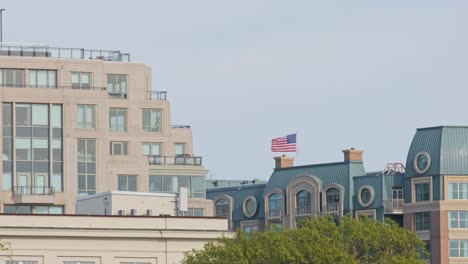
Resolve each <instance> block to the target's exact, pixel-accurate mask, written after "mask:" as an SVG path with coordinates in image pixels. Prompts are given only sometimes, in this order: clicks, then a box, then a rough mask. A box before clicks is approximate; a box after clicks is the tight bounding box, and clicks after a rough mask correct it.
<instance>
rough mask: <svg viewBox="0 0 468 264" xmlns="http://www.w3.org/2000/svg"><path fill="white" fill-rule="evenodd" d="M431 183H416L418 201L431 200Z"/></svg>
mask: <svg viewBox="0 0 468 264" xmlns="http://www.w3.org/2000/svg"><path fill="white" fill-rule="evenodd" d="M429 186H430V184H429V183H428V182H426V183H417V184H415V185H414V189H415V191H416V193H415V194H416V202H421V201H429V200H430V188H429Z"/></svg>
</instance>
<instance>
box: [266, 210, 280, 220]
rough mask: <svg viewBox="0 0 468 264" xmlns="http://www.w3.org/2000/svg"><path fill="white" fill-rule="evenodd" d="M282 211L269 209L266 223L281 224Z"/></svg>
mask: <svg viewBox="0 0 468 264" xmlns="http://www.w3.org/2000/svg"><path fill="white" fill-rule="evenodd" d="M281 216H282V210H281V209H270V210H268V221H269V222H281Z"/></svg>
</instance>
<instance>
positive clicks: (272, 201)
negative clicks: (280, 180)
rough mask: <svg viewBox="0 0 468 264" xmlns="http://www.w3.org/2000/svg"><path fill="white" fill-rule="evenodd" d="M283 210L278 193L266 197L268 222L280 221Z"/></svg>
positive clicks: (281, 200)
mask: <svg viewBox="0 0 468 264" xmlns="http://www.w3.org/2000/svg"><path fill="white" fill-rule="evenodd" d="M282 209H283V197H282V195H281V194H279V193H274V194H272V195H270V196H269V197H268V220H269V221H281V216H282Z"/></svg>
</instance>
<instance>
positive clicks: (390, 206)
mask: <svg viewBox="0 0 468 264" xmlns="http://www.w3.org/2000/svg"><path fill="white" fill-rule="evenodd" d="M404 202H405V200H404V199H392V200H387V201H384V212H385V213H403V204H404Z"/></svg>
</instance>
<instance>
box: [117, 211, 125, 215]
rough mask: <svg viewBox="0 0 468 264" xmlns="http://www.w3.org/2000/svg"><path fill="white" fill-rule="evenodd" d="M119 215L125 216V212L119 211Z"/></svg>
mask: <svg viewBox="0 0 468 264" xmlns="http://www.w3.org/2000/svg"><path fill="white" fill-rule="evenodd" d="M117 214H118V215H125V210H118V211H117Z"/></svg>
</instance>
